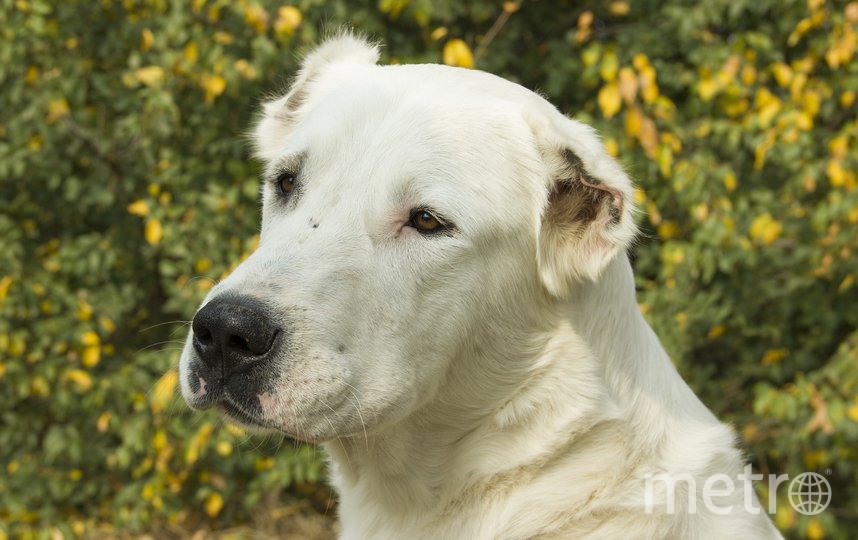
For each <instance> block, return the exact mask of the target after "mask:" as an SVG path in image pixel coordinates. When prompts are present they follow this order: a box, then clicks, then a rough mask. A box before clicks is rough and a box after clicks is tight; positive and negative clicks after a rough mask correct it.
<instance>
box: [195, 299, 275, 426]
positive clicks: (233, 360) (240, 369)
mask: <svg viewBox="0 0 858 540" xmlns="http://www.w3.org/2000/svg"><path fill="white" fill-rule="evenodd" d="M192 328H193V332H194V337H193V343H192V345H193V349H194V352H195V355H194V356H195V358H194V359H193V360H192V362H191V364H190V366H189V370H188V377H189V380H188V382H189V384H190V388H191V391H192V392H193V396H192V397H191V398H190V399H189V400H188V404H189V405H191V406H192V407H194V408H196V409H206V408H209V407H211V406H213V405H222V406H223V408H224V409H225V410H226V412H227V413H229V414H230V415H232V416H236V417H237V418H238V420H241V421H244V422H248V423H257V422H256V421H254V420H255V419H256V418H258V416H257V415H258V413H259V412H260V410H259V401H258V395H259V394H260V393H261V392H264V391H265V390H266V388H265V385H266V383H267V382H268V381H269V380H270V377H266V376H265V373H266V372H270V362H271V360H272V359H273V358H274V357H275V356H276V354H277V352H278V350H279V349H280V348H281V343H282V342H283V341H284V338H283V332H282V331H281V329H280V327H279V326H278V325H276V324H274V322H273V321H272V319H271V317H269V316H268V315H267V309H266V308H265V306H264V305H263V304H262V303H260V302H259V301H258V300H255V299H253V298H250V297H246V296H226V297H222V298H215V299H214V300H212V301H210V302H209V303H207V304H206V305H205V306H203V308H202V309H200V310H199V311H198V312H197V314H196V315H195V316H194V320H193V323H192Z"/></svg>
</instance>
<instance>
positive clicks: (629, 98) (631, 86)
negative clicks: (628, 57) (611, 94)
mask: <svg viewBox="0 0 858 540" xmlns="http://www.w3.org/2000/svg"><path fill="white" fill-rule="evenodd" d="M619 85H620V96H621V97H622V98H623V101H625V102H626V103H629V104H630V103H632V102H633V101H634V100H635V95H637V93H638V79H637V77H635V72H634V71H632V70H631V68H628V67H624V68H622V69H620V82H619Z"/></svg>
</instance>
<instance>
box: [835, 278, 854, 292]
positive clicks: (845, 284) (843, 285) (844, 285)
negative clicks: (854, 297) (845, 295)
mask: <svg viewBox="0 0 858 540" xmlns="http://www.w3.org/2000/svg"><path fill="white" fill-rule="evenodd" d="M854 283H855V276H854V275H852V274H847V275H846V277H845V278H843V281H841V282H840V285H838V286H837V292H838V293H842V292H845V291H846V290H848V289H849V288H850V287H852V285H853V284H854Z"/></svg>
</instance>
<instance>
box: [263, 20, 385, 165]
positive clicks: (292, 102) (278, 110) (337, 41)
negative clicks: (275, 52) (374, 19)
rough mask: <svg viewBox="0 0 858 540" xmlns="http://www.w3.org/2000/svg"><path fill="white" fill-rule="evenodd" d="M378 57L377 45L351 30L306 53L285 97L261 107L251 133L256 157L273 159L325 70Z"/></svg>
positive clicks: (369, 62)
mask: <svg viewBox="0 0 858 540" xmlns="http://www.w3.org/2000/svg"><path fill="white" fill-rule="evenodd" d="M378 58H379V48H378V45H377V44H375V43H372V42H370V41H369V40H367V39H365V38H363V37H360V36H357V35H355V34H354V33H352V32H350V31H340V32H339V33H337V34H335V35H334V36H332V37H330V38H328V39H326V40H325V41H324V42H322V44H321V45H319V46H318V47H316V48H315V49H313V50H312V51H310V52H309V53H307V55H306V56H304V60H303V61H302V62H301V68H300V69H299V70H298V75H297V76H296V77H295V80H294V81H293V82H292V84H291V85H290V87H289V91H288V92H287V93H286V95H285V96H282V97H279V98H276V99H273V100H271V101H268V102H266V103H264V104H263V106H262V107H263V114H262V119H261V120H260V122H259V123H258V124H257V125H256V129H255V131H254V133H253V139H254V145H255V148H256V155H257V157H260V158H262V159H266V160H268V159H271V158H272V157H274V156H276V154H277V152H278V151H279V149H280V147H281V145H282V142H283V140H284V138H285V137H286V136H287V135H288V134H289V132H290V131H291V130H292V127H293V125H294V123H295V121H296V120H297V118H298V116H299V114H300V111H301V107H302V106H303V105H305V104H306V103H307V101H308V98H309V96H310V94H311V89H312V86H313V83H314V82H315V81H316V80H317V79H318V78H319V76H320V74H321V73H322V72H323V71H324V70H325V69H326V68H327V67H329V66H331V65H333V64H338V63H351V64H375V63H377V62H378Z"/></svg>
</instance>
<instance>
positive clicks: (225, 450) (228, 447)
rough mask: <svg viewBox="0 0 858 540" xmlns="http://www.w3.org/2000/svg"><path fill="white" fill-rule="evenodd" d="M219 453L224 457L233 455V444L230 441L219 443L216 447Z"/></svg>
mask: <svg viewBox="0 0 858 540" xmlns="http://www.w3.org/2000/svg"><path fill="white" fill-rule="evenodd" d="M215 448H216V450H217V453H218V454H220V455H222V456H228V455H230V454H232V443H231V442H229V441H218V443H217V446H216V447H215Z"/></svg>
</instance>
